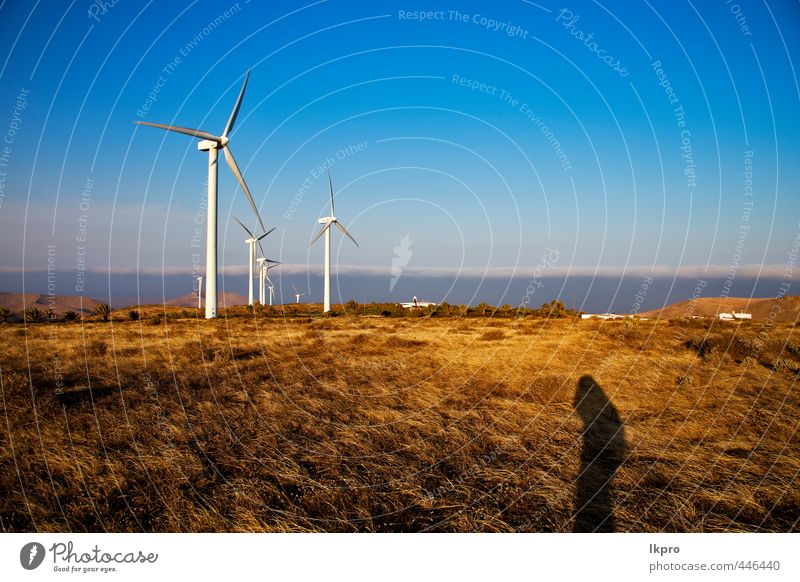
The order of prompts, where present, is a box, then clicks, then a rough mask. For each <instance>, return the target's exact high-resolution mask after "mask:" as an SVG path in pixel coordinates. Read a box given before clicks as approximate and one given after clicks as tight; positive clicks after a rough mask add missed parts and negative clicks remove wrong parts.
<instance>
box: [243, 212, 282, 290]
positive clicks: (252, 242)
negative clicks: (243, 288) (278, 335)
mask: <svg viewBox="0 0 800 582" xmlns="http://www.w3.org/2000/svg"><path fill="white" fill-rule="evenodd" d="M234 220H235V221H236V222H238V223H239V226H241V227H242V228H243V229H244V231H245V232H246V233H247V234H248V235H249V236H250V238H248V239H246V240H245V241H244V242H245V243H247V245H248V246H249V247H250V248H249V249H248V254H247V268H248V273H249V275H248V277H249V282H248V285H247V304H248V305H252V304H253V266H254V264H255V262H256V244H258V243H260V241H261V239H262V238H264V237H265V236H267V235H268V234H269V233H271V232H272V231H273V230H275V229H276V228H277V227H275V226H273V227H272V228H271V229H270V230H268V231H267V232H265V233H264V234H262V235H261V236H258V237H257V236H256V235H254V234H253V233H252V232H250V229H249V228H247V227H246V226H245V225H244V224H242V221H241V220H239V219H238V218H236V217H234ZM266 260H267V261H268V262H271V263H272V262H275V261H269V259H266ZM261 304H262V305H263V304H264V302H263V301H262V302H261Z"/></svg>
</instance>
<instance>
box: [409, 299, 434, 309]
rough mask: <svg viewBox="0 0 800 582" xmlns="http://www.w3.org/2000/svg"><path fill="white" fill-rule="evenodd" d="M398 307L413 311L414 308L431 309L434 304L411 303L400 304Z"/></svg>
mask: <svg viewBox="0 0 800 582" xmlns="http://www.w3.org/2000/svg"><path fill="white" fill-rule="evenodd" d="M400 305H401V306H402V307H404V308H406V309H414V308H415V307H431V306H433V305H436V303H433V302H431V301H412V302H411V303H401V304H400Z"/></svg>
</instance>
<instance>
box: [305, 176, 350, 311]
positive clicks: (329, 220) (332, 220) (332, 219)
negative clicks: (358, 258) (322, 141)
mask: <svg viewBox="0 0 800 582" xmlns="http://www.w3.org/2000/svg"><path fill="white" fill-rule="evenodd" d="M328 187H329V188H330V192H331V215H330V216H326V217H325V218H320V219H319V221H318V222H319V223H320V224H324V225H325V226H323V227H322V230H320V231H319V232H318V233H317V236H315V237H314V238H313V239H312V241H311V243H309V245H308V246H311V245H313V244H314V243H315V242H316V241H317V239H318V238H319V237H321V236H322V235H323V234H324V235H325V294H324V302H323V311H324V312H325V313H327V312H328V311H330V310H331V225H333V224H335V225H336V228H338V229H339V230H341V231H342V234H344V235H345V236H346V237H347V238H349V239H350V240H351V241H353V244H355V245H356V246H358V243H357V242H356V239H354V238H353V237H352V236H350V233H349V232H347V230H346V229H345V228H344V227H343V226H342V225H341V224H340V223H339V221H338V220H337V219H336V212H335V211H334V209H333V181H332V180H331V172H330V170H328Z"/></svg>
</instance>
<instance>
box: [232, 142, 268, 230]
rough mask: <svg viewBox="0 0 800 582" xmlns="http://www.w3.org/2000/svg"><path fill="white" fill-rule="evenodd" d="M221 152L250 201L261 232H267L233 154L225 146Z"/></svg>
mask: <svg viewBox="0 0 800 582" xmlns="http://www.w3.org/2000/svg"><path fill="white" fill-rule="evenodd" d="M222 151H223V152H225V161H226V162H228V166H230V168H231V171H232V172H233V175H234V176H236V179H237V180H238V181H239V185H240V186H241V187H242V190H244V193H245V194H246V195H247V199H248V200H249V201H250V206H252V207H253V212H255V213H256V218H258V223H259V224H260V225H261V230H267V229H266V228H265V227H264V222H263V221H262V220H261V215H260V214H259V213H258V207H257V206H256V201H255V200H253V196H252V195H251V194H250V189H249V188H248V187H247V184H245V182H244V178H243V177H242V172H241V171H240V170H239V166H238V165H237V164H236V159H235V158H234V157H233V152H232V151H231V148H229V147H228V146H225V147H224V148H222Z"/></svg>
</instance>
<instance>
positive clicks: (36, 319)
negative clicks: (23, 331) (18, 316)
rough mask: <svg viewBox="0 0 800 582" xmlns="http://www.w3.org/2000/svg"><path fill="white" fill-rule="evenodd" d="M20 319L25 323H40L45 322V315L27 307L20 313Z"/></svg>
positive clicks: (38, 310) (34, 308)
mask: <svg viewBox="0 0 800 582" xmlns="http://www.w3.org/2000/svg"><path fill="white" fill-rule="evenodd" d="M22 317H23V319H25V323H41V322H43V321H44V320H45V313H44V311H42V310H40V309H37V308H36V307H28V309H26V310H25V311H23V312H22Z"/></svg>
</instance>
